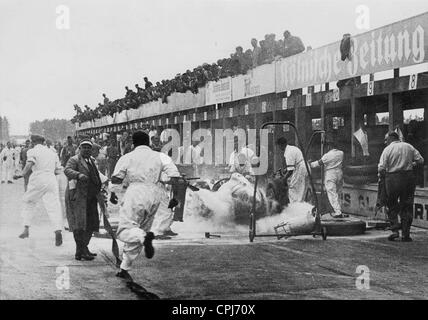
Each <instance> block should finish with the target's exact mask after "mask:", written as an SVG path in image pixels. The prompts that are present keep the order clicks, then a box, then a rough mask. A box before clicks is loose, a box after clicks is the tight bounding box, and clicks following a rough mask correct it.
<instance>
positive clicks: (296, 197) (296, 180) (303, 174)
mask: <svg viewBox="0 0 428 320" xmlns="http://www.w3.org/2000/svg"><path fill="white" fill-rule="evenodd" d="M307 186H308V171H307V170H306V167H305V163H304V162H303V161H301V162H300V163H299V164H298V165H297V166H296V168H295V169H294V172H293V175H292V176H291V177H290V178H289V180H288V198H289V199H290V203H294V202H303V201H304V198H305V194H306V190H307Z"/></svg>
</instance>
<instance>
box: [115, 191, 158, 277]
mask: <svg viewBox="0 0 428 320" xmlns="http://www.w3.org/2000/svg"><path fill="white" fill-rule="evenodd" d="M160 196H161V195H160V192H159V190H158V188H148V187H146V186H144V185H141V184H131V185H130V186H129V187H128V188H127V189H126V192H125V195H124V197H123V202H122V203H121V206H120V210H119V227H118V230H117V238H118V239H119V240H120V241H122V242H124V246H123V254H122V264H121V265H120V268H121V269H123V270H131V266H132V263H133V262H134V261H135V259H137V258H138V256H139V255H140V253H141V250H142V249H143V246H144V245H143V242H144V238H145V236H146V234H147V232H149V231H150V230H151V228H152V224H153V220H154V217H155V214H156V211H157V210H158V208H159V204H160Z"/></svg>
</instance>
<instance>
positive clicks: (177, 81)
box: [72, 31, 305, 123]
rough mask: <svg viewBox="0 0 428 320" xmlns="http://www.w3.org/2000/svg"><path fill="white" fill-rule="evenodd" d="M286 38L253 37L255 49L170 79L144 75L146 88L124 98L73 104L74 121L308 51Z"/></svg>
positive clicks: (287, 35)
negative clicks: (151, 78)
mask: <svg viewBox="0 0 428 320" xmlns="http://www.w3.org/2000/svg"><path fill="white" fill-rule="evenodd" d="M283 36H284V38H283V39H280V40H278V41H277V40H275V34H266V35H265V37H264V40H261V41H258V40H257V39H255V38H253V39H251V45H252V49H248V50H246V51H245V52H244V50H243V48H242V47H241V46H239V47H236V49H235V53H232V54H231V55H230V58H225V59H219V60H217V62H216V63H212V64H208V63H204V64H203V65H201V66H198V67H197V68H194V69H193V71H191V70H187V71H186V72H184V73H183V74H177V75H176V76H175V78H173V79H171V80H162V81H161V82H156V84H155V85H153V84H152V83H151V82H150V81H149V80H148V79H147V77H144V79H143V80H144V88H142V87H140V86H139V85H138V84H135V89H134V90H132V89H131V88H129V87H128V86H126V87H125V90H126V93H125V97H124V98H121V99H116V100H114V101H110V100H109V99H108V98H107V96H106V94H105V93H103V103H102V104H101V103H99V104H98V107H96V108H95V109H91V108H89V107H88V106H87V105H85V106H84V110H82V109H81V108H80V107H79V106H78V105H76V104H75V105H74V109H75V111H76V115H75V116H74V117H73V119H72V122H73V123H75V122H78V123H83V122H86V121H91V120H94V119H97V118H101V117H103V116H107V115H109V116H113V115H114V114H115V113H116V112H121V111H123V110H129V109H137V108H138V107H139V106H140V105H142V104H145V103H148V102H150V101H157V100H159V99H161V100H162V102H163V103H167V97H168V96H169V95H171V94H172V93H174V92H179V93H186V92H187V91H191V92H192V93H195V94H196V93H198V90H199V88H201V87H204V86H205V84H206V83H207V82H208V81H218V80H219V79H221V78H226V77H229V76H236V75H240V74H246V73H247V71H248V70H249V69H252V68H255V67H257V66H259V65H262V64H267V63H271V62H273V61H275V60H277V59H280V58H285V57H289V56H292V55H295V54H298V53H300V52H303V51H305V46H304V45H303V43H302V41H301V40H300V38H299V37H296V36H292V35H291V34H290V32H289V31H285V32H284V34H283Z"/></svg>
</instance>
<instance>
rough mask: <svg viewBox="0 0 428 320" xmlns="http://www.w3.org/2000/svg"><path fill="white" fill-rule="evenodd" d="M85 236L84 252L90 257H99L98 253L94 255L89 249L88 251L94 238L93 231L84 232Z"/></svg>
mask: <svg viewBox="0 0 428 320" xmlns="http://www.w3.org/2000/svg"><path fill="white" fill-rule="evenodd" d="M83 236H84V249H83V251H84V252H85V253H86V254H87V255H89V256H91V257H96V256H97V254H96V253H92V252H91V251H89V249H88V245H89V242H90V241H91V238H92V231H84V232H83Z"/></svg>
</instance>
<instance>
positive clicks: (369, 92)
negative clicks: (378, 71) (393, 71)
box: [367, 81, 374, 96]
mask: <svg viewBox="0 0 428 320" xmlns="http://www.w3.org/2000/svg"><path fill="white" fill-rule="evenodd" d="M373 93H374V81H369V82H368V83H367V95H368V96H372V95H373Z"/></svg>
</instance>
